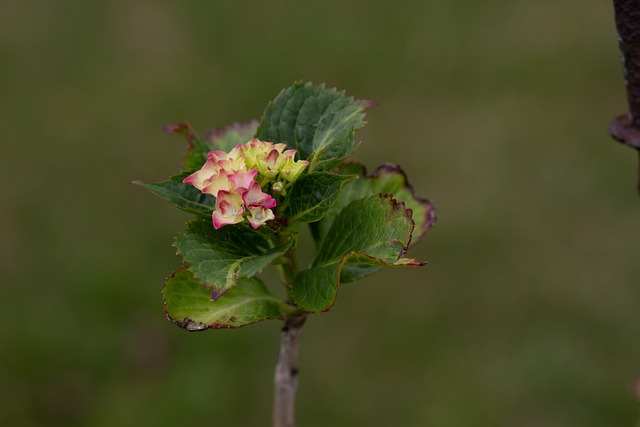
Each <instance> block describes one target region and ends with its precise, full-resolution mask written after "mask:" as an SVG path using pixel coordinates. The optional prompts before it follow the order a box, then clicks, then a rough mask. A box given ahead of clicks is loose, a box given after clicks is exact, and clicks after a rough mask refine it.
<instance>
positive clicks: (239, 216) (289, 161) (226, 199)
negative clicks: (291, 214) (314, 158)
mask: <svg viewBox="0 0 640 427" xmlns="http://www.w3.org/2000/svg"><path fill="white" fill-rule="evenodd" d="M285 148H286V145H285V144H273V143H271V142H265V141H260V140H259V139H257V138H254V139H252V140H251V141H249V142H247V143H246V144H238V145H237V146H235V147H234V148H233V149H232V150H231V151H230V152H229V153H225V152H224V151H221V150H215V151H211V152H209V154H208V158H207V161H206V162H205V164H204V165H203V166H202V168H201V169H200V170H198V171H196V172H194V173H192V174H191V175H189V176H188V177H186V178H185V179H184V180H183V181H182V182H183V183H185V184H191V185H193V186H194V187H196V188H197V189H199V190H200V191H202V192H203V193H205V194H211V195H213V196H215V198H216V208H215V210H214V211H213V215H212V219H213V226H214V227H215V228H216V229H219V228H220V227H222V226H223V225H227V224H237V223H239V222H242V221H243V220H244V218H245V216H246V218H247V219H248V221H249V223H251V226H252V227H253V228H256V229H257V228H259V227H260V226H262V225H264V224H265V222H267V221H269V220H272V219H274V218H275V216H274V214H273V210H272V209H273V208H275V207H276V200H275V199H274V198H273V197H272V196H270V195H269V194H267V193H264V192H263V191H262V187H261V184H262V185H265V186H268V187H267V188H271V189H272V190H273V191H275V192H280V191H282V189H283V188H284V185H285V184H284V182H283V181H287V182H288V183H291V182H294V181H296V180H297V179H298V177H300V174H302V172H303V171H304V169H305V168H306V167H307V166H308V165H309V162H308V161H306V160H298V161H295V160H294V157H295V154H296V150H285ZM256 178H257V179H256ZM272 182H273V184H271V183H272ZM247 213H248V215H246V214H247Z"/></svg>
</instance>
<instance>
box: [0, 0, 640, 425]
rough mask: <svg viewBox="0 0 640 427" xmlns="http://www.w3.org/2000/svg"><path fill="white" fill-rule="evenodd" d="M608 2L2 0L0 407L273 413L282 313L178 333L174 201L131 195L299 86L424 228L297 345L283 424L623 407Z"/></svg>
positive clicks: (628, 333)
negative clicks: (356, 115)
mask: <svg viewBox="0 0 640 427" xmlns="http://www.w3.org/2000/svg"><path fill="white" fill-rule="evenodd" d="M610 3H611V2H607V1H604V2H603V1H599V0H583V1H581V2H575V1H569V0H542V1H536V2H531V1H525V0H487V1H482V2H476V1H472V0H449V1H404V2H399V1H397V2H371V1H361V0H354V1H350V2H344V1H337V0H325V1H322V2H319V1H310V2H296V1H291V0H278V1H269V2H247V1H237V0H236V1H210V2H200V1H193V2H179V1H169V0H156V1H152V0H129V1H124V0H115V1H110V2H98V1H80V0H79V1H69V0H58V1H44V0H42V1H37V0H4V1H2V2H1V3H0V55H1V58H2V59H1V60H0V94H1V101H2V102H0V125H1V130H2V155H1V157H0V158H1V162H2V165H1V168H0V173H1V175H0V178H1V179H2V181H1V182H2V184H1V189H2V194H3V197H2V200H3V202H2V204H1V205H0V224H1V226H0V227H1V233H2V237H1V238H0V251H1V253H2V256H1V257H0V263H1V264H0V267H1V270H2V271H1V274H2V279H0V284H1V286H0V289H1V290H2V295H3V298H2V303H1V305H2V328H1V329H0V339H1V340H2V344H1V350H0V425H2V426H91V427H102V426H196V425H197V426H201V425H211V426H266V425H269V423H270V406H271V377H272V371H273V367H274V363H275V360H276V356H277V350H278V339H279V326H280V325H279V323H277V322H265V323H262V324H258V325H254V326H251V327H247V328H244V329H240V330H236V331H215V332H212V331H208V332H204V333H191V334H190V333H186V332H184V331H182V330H180V329H178V328H176V327H175V326H174V325H172V324H171V323H170V322H168V321H167V320H166V319H165V317H164V314H163V312H162V298H161V295H160V289H161V285H162V282H163V280H164V278H165V276H166V275H167V274H169V273H170V272H171V271H172V270H174V269H177V268H178V267H179V264H180V260H179V259H178V257H176V256H175V255H174V249H173V248H172V247H171V246H170V245H171V243H172V237H173V236H174V235H175V234H176V233H177V232H178V231H179V230H180V229H181V228H182V227H183V225H184V223H185V221H187V219H188V218H189V216H188V215H187V214H184V213H182V212H180V211H177V210H176V209H174V208H172V207H171V206H170V205H168V204H166V203H164V202H162V201H161V200H159V199H156V198H154V197H153V196H152V195H151V194H148V193H146V192H145V191H144V190H142V189H140V188H136V187H133V186H131V185H129V182H130V181H131V180H134V179H143V180H146V181H158V180H161V179H164V178H165V177H167V176H169V175H171V174H173V173H175V172H177V171H178V168H179V163H180V159H181V155H182V153H183V152H184V151H185V144H184V143H183V141H182V140H181V139H179V138H176V137H175V136H171V135H165V134H163V133H161V131H160V127H161V126H162V125H164V124H167V123H172V122H176V121H179V120H182V119H189V120H190V121H191V123H192V124H193V126H194V127H195V128H196V129H197V130H199V131H200V132H205V131H206V130H208V129H209V128H211V127H213V126H223V125H226V124H229V123H231V122H234V121H247V120H250V119H253V118H259V117H260V115H261V113H262V111H263V109H264V107H265V106H266V104H267V102H268V101H269V100H270V99H272V98H273V97H274V96H275V95H276V94H277V93H278V92H279V90H280V89H281V88H283V87H285V86H288V85H289V84H291V83H292V82H293V81H294V80H298V79H303V80H310V81H314V82H316V83H320V82H326V83H327V84H328V85H329V86H336V87H338V88H340V89H346V90H347V92H348V93H349V94H351V95H354V96H356V97H359V98H374V99H376V100H378V101H379V102H380V106H379V107H377V108H375V109H373V110H370V112H369V115H368V121H369V124H368V126H367V127H366V128H365V129H364V130H362V131H360V132H359V134H358V136H359V139H361V140H362V141H363V144H362V145H361V147H360V148H359V150H358V151H357V152H356V154H355V155H354V158H355V159H356V160H360V161H363V162H365V163H366V164H367V165H368V166H369V167H370V169H373V168H374V167H375V166H376V165H378V164H380V163H382V162H384V161H390V162H395V163H399V164H400V165H401V166H402V167H403V168H404V169H405V170H406V171H407V173H408V174H409V177H410V179H411V182H412V183H413V185H414V186H415V187H416V188H417V189H418V192H419V194H420V195H423V196H428V197H430V198H432V199H433V200H434V201H435V202H436V204H437V207H438V216H439V222H438V224H437V226H436V227H435V228H434V229H433V230H432V231H431V232H430V233H429V234H428V235H427V238H426V239H425V240H424V241H423V242H422V244H421V245H419V246H418V247H416V248H415V249H414V251H413V253H412V255H413V256H415V257H417V258H420V259H427V260H429V265H428V266H427V267H425V268H422V269H406V270H394V271H384V272H380V273H378V274H376V275H375V276H372V277H370V278H368V279H366V280H363V281H361V282H358V283H357V284H354V285H348V286H347V285H345V286H343V287H342V288H341V292H340V295H339V298H338V302H337V304H336V305H335V306H334V308H333V309H332V311H331V312H329V313H327V314H323V315H319V316H314V317H312V318H311V319H309V321H308V323H307V326H306V329H305V335H304V337H303V342H302V348H301V354H300V369H301V385H300V390H299V405H298V410H299V411H298V414H299V425H300V426H308V427H312V426H317V427H320V426H461V427H462V426H492V427H495V426H519V427H526V426H547V427H554V426H630V425H635V423H636V421H637V419H638V405H637V401H636V398H635V397H634V383H635V381H636V378H638V377H640V312H639V310H638V301H639V297H640V286H639V285H640V262H639V261H638V255H639V254H640V236H639V233H638V230H639V221H640V200H639V199H638V195H637V194H636V190H635V176H636V166H637V165H636V163H637V159H636V156H635V155H634V153H633V152H632V151H631V150H629V149H626V148H624V147H622V146H620V145H616V143H614V142H612V140H611V139H610V138H609V137H608V135H607V132H606V130H607V126H608V123H609V121H610V119H611V118H612V117H613V116H614V115H617V114H619V113H622V112H623V111H625V110H626V100H625V94H624V88H623V81H622V72H621V67H620V63H619V57H618V50H617V40H616V34H615V30H614V24H613V13H612V5H611V4H610Z"/></svg>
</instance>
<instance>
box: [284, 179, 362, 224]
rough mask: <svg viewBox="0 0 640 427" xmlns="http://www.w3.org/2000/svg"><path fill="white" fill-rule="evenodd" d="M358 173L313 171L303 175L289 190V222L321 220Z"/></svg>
mask: <svg viewBox="0 0 640 427" xmlns="http://www.w3.org/2000/svg"><path fill="white" fill-rule="evenodd" d="M356 177H357V176H356V175H336V174H332V173H328V172H313V173H310V174H306V175H303V176H301V177H300V178H299V179H298V180H297V181H296V182H295V183H294V184H293V186H292V187H291V190H289V194H287V199H288V201H289V205H288V206H287V209H286V216H287V217H288V218H289V222H294V221H300V222H314V221H319V220H320V219H322V217H324V215H325V214H326V213H327V212H328V211H329V209H331V207H332V206H333V204H334V203H335V202H336V200H337V198H338V195H339V194H340V190H341V189H342V187H343V186H344V184H346V183H347V182H348V181H350V180H352V179H354V178H356Z"/></svg>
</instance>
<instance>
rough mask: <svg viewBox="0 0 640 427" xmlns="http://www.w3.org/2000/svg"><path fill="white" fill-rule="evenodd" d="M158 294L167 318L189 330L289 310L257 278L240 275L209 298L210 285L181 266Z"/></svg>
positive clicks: (233, 323)
mask: <svg viewBox="0 0 640 427" xmlns="http://www.w3.org/2000/svg"><path fill="white" fill-rule="evenodd" d="M162 295H163V297H164V311H165V314H166V315H167V318H168V319H169V320H171V321H172V322H173V323H175V324H176V325H178V326H179V327H181V328H183V329H186V330H187V331H190V332H194V331H203V330H206V329H223V328H239V327H241V326H246V325H250V324H252V323H256V322H261V321H263V320H268V319H282V318H283V313H285V312H287V311H289V310H290V309H289V308H288V306H287V304H286V303H285V302H284V301H282V300H280V299H279V298H276V297H275V296H273V295H272V294H271V293H269V291H268V290H267V288H266V287H265V285H264V284H263V283H262V281H260V280H259V279H257V278H251V279H247V278H243V279H241V280H240V282H239V285H238V286H237V287H235V288H233V289H231V290H229V292H227V293H226V294H225V295H223V296H222V297H220V298H219V299H218V300H216V301H213V300H211V298H210V295H211V289H210V288H209V287H207V286H206V285H203V284H202V283H200V282H199V281H198V280H197V279H196V278H195V277H194V276H193V274H192V273H191V272H190V271H188V270H186V269H184V268H183V269H182V270H180V271H178V272H176V273H174V274H173V275H172V276H171V277H169V278H168V279H167V281H166V282H165V285H164V288H163V289H162Z"/></svg>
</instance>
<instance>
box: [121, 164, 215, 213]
mask: <svg viewBox="0 0 640 427" xmlns="http://www.w3.org/2000/svg"><path fill="white" fill-rule="evenodd" d="M188 175H189V172H183V173H181V174H180V175H175V176H172V177H171V178H169V179H168V180H166V181H162V182H157V183H146V182H141V181H134V182H133V183H134V184H135V185H139V186H140V187H143V188H146V189H147V190H149V191H150V192H151V193H153V194H155V195H156V196H158V197H160V198H161V199H164V200H167V201H168V202H169V203H171V204H172V205H174V206H175V207H177V208H179V209H182V210H183V211H186V212H189V213H192V214H195V215H199V216H202V217H207V218H211V214H212V213H213V210H214V209H215V203H216V199H215V197H213V196H211V195H209V194H204V193H202V192H201V191H200V190H198V189H197V188H195V187H194V186H192V185H187V184H183V183H182V180H183V179H184V178H186V177H187V176H188Z"/></svg>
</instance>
